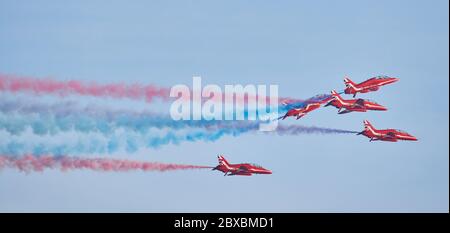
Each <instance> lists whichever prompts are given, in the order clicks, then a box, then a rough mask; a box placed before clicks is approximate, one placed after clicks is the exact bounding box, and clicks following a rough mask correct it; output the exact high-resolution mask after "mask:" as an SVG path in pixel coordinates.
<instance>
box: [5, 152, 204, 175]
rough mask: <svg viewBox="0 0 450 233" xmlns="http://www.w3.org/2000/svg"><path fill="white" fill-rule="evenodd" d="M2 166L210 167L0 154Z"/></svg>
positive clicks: (121, 169) (64, 168)
mask: <svg viewBox="0 0 450 233" xmlns="http://www.w3.org/2000/svg"><path fill="white" fill-rule="evenodd" d="M4 168H16V169H18V170H20V171H24V172H30V171H43V170H44V169H60V170H61V171H68V170H81V169H87V170H93V171H114V172H126V171H136V170H141V171H159V172H165V171H174V170H187V169H202V168H212V167H209V166H197V165H185V164H166V163H157V162H142V161H130V160H121V159H107V158H92V159H91V158H77V157H68V156H57V157H53V156H39V157H36V156H33V155H24V156H21V157H10V156H4V155H0V170H1V169H4Z"/></svg>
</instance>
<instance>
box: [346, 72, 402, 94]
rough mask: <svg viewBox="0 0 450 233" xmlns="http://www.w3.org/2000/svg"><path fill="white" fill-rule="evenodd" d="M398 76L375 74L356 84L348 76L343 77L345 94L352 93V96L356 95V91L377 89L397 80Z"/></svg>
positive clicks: (364, 91)
mask: <svg viewBox="0 0 450 233" xmlns="http://www.w3.org/2000/svg"><path fill="white" fill-rule="evenodd" d="M398 80H399V79H398V78H390V77H387V76H377V77H374V78H371V79H368V80H366V81H364V82H362V83H359V84H356V83H354V82H353V81H352V80H350V79H349V78H344V83H345V86H346V88H345V90H344V92H345V94H353V98H354V97H355V96H356V93H358V92H359V93H367V92H371V91H377V90H378V89H379V88H380V87H381V86H384V85H387V84H391V83H394V82H397V81H398Z"/></svg>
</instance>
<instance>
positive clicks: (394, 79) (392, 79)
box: [389, 78, 400, 83]
mask: <svg viewBox="0 0 450 233" xmlns="http://www.w3.org/2000/svg"><path fill="white" fill-rule="evenodd" d="M398 80H400V79H399V78H391V79H390V80H389V81H390V82H389V83H395V82H397V81H398Z"/></svg>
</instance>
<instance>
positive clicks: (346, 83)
mask: <svg viewBox="0 0 450 233" xmlns="http://www.w3.org/2000/svg"><path fill="white" fill-rule="evenodd" d="M344 83H345V86H346V87H354V86H355V85H356V84H355V83H354V82H353V81H352V80H351V79H350V78H348V77H345V78H344Z"/></svg>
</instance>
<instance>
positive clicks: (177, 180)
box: [0, 0, 449, 212]
mask: <svg viewBox="0 0 450 233" xmlns="http://www.w3.org/2000/svg"><path fill="white" fill-rule="evenodd" d="M448 7H449V6H448V1H446V0H436V1H426V0H423V1H410V0H404V1H391V0H389V1H387V0H385V1H359V0H358V1H357V0H355V1H258V2H256V1H133V3H131V1H17V0H14V1H13V0H10V1H5V0H0V73H7V74H19V75H28V76H39V77H42V76H52V77H55V78H57V79H69V78H75V79H81V80H95V81H97V82H118V81H123V82H140V83H154V84H158V85H161V86H170V85H174V84H178V83H183V84H188V85H191V82H192V79H191V77H192V76H193V75H201V76H202V78H203V82H204V83H205V84H207V83H214V84H218V85H224V84H238V83H240V84H247V83H251V84H278V85H279V88H280V90H279V92H280V95H281V96H290V97H297V98H308V97H311V96H313V95H316V94H320V93H327V92H329V91H330V90H331V89H342V88H343V81H342V79H343V76H344V75H349V76H350V77H351V78H352V79H353V80H354V81H357V82H359V81H363V80H365V79H367V78H370V77H372V76H375V75H390V76H395V77H398V78H400V81H399V82H397V83H395V84H393V85H390V86H386V87H383V88H382V89H381V90H380V91H378V92H373V93H370V94H365V95H361V96H360V97H363V98H369V99H373V100H376V101H377V102H379V103H380V104H382V105H384V106H387V107H388V108H389V110H388V111H387V112H369V113H354V114H353V113H352V114H346V115H337V114H336V111H337V110H336V109H331V108H324V109H319V110H317V111H314V112H311V113H310V114H309V115H308V116H306V117H305V118H303V119H301V120H299V121H295V120H291V119H290V120H286V121H285V122H284V123H286V124H301V125H316V126H324V127H334V128H341V129H349V130H361V129H362V121H363V120H364V119H368V120H370V121H371V122H372V123H373V124H374V126H375V127H378V128H391V127H393V128H400V129H404V130H406V131H408V132H410V133H411V134H413V135H415V136H417V137H418V138H419V141H418V142H399V143H380V142H377V143H369V142H368V139H367V138H364V137H358V136H354V135H300V136H269V135H263V134H248V135H245V136H241V137H236V138H232V137H225V138H223V139H221V140H218V141H217V142H214V143H204V142H197V143H188V142H186V143H182V144H181V145H170V146H165V147H162V148H161V149H157V150H154V149H145V150H141V151H140V152H138V153H136V154H121V155H120V156H121V157H122V158H129V159H142V160H144V159H145V160H150V161H167V162H177V163H191V164H205V165H214V164H215V163H216V155H217V154H224V155H225V156H226V157H227V158H228V159H229V160H230V162H255V163H258V164H261V165H263V166H264V167H266V168H269V169H271V170H272V171H273V174H272V175H269V176H262V175H261V176H253V177H223V176H222V174H219V173H218V172H212V171H204V170H203V171H179V172H173V173H143V172H133V173H115V174H114V173H98V172H89V171H77V172H69V173H62V172H59V171H46V172H44V173H33V174H28V175H26V174H23V173H19V172H17V171H15V170H4V171H1V172H0V211H2V212H5V211H14V212H28V211H32V212H36V211H37V212H48V211H63V212H80V211H81V212H84V211H88V212H109V211H121V212H136V211H137V212H171V211H176V212H181V211H186V212H200V211H202V212H203V211H204V212H311V211H312V212H417V211H418V212H448V210H449V202H448V200H449V156H448V154H449V144H448V140H449V136H448V135H449V134H448V128H449V124H448V122H449V121H448V119H449V118H448V117H449V102H448V96H449V89H448V85H449V78H448V77H449V68H448V63H449V54H448V51H449V31H448V28H449V25H448V17H449V16H448ZM345 97H346V98H350V96H345ZM120 104H122V103H121V102H117V105H119V107H120ZM139 106H142V107H143V108H145V107H148V108H151V105H145V104H141V105H139ZM167 109H168V108H167ZM0 140H1V139H0ZM105 156H108V155H105Z"/></svg>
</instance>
